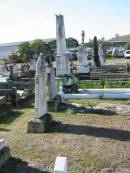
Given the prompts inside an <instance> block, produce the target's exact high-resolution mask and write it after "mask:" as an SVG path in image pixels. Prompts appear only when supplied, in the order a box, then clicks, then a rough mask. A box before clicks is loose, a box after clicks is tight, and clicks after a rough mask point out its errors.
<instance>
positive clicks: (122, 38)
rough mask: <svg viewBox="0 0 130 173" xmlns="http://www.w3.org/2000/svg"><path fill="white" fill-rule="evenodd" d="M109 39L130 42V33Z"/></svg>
mask: <svg viewBox="0 0 130 173" xmlns="http://www.w3.org/2000/svg"><path fill="white" fill-rule="evenodd" d="M108 41H111V42H125V43H127V42H130V34H128V35H122V36H117V37H115V38H112V39H110V40H108Z"/></svg>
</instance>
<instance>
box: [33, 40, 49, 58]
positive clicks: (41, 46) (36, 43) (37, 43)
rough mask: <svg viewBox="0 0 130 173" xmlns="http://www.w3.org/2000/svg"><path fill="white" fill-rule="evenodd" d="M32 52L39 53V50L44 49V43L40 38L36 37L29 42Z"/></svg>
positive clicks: (43, 50)
mask: <svg viewBox="0 0 130 173" xmlns="http://www.w3.org/2000/svg"><path fill="white" fill-rule="evenodd" d="M31 47H32V52H33V54H37V55H39V53H40V52H42V53H44V52H45V51H46V48H47V46H46V43H45V42H44V41H42V40H41V39H36V40H34V41H33V42H32V43H31Z"/></svg>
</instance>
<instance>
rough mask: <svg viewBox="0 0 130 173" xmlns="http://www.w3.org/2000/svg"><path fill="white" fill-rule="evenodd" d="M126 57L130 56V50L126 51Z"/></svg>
mask: <svg viewBox="0 0 130 173" xmlns="http://www.w3.org/2000/svg"><path fill="white" fill-rule="evenodd" d="M124 57H125V58H130V50H126V51H125V53H124Z"/></svg>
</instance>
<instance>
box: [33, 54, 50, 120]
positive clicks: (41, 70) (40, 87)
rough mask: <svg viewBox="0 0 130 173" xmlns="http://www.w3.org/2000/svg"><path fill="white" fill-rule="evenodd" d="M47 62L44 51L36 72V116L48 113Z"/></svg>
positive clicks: (39, 58)
mask: <svg viewBox="0 0 130 173" xmlns="http://www.w3.org/2000/svg"><path fill="white" fill-rule="evenodd" d="M46 78H47V76H46V63H45V58H44V56H43V54H42V53H40V55H39V57H38V60H37V64H36V74H35V118H38V119H39V118H41V117H43V116H44V115H45V114H46V113H47V103H46V99H45V97H46V90H45V87H46Z"/></svg>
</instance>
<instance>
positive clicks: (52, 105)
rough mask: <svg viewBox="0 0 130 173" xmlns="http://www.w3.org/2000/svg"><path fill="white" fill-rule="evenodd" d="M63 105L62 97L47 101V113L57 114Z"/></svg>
mask: <svg viewBox="0 0 130 173" xmlns="http://www.w3.org/2000/svg"><path fill="white" fill-rule="evenodd" d="M60 103H61V96H56V97H55V99H52V100H48V101H47V111H49V112H57V111H58V108H59V105H60Z"/></svg>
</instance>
